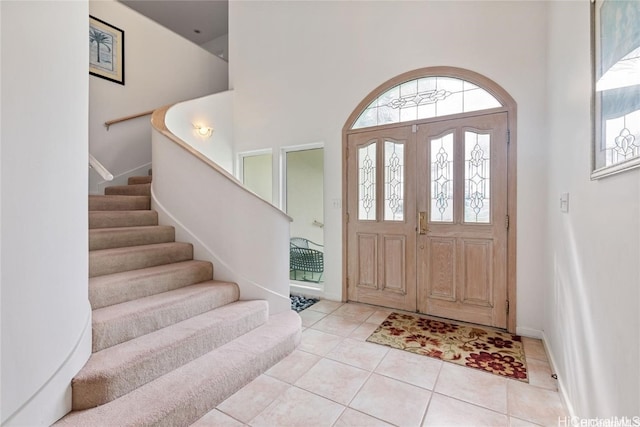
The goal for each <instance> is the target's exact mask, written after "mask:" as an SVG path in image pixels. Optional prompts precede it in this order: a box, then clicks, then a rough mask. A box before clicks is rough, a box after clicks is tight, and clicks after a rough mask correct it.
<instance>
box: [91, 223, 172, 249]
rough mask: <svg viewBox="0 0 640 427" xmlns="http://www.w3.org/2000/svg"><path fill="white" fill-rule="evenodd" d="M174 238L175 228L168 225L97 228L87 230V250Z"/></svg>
mask: <svg viewBox="0 0 640 427" xmlns="http://www.w3.org/2000/svg"><path fill="white" fill-rule="evenodd" d="M175 239H176V232H175V229H174V228H173V227H171V226H168V225H150V226H144V227H118V228H98V229H94V230H89V250H90V251H95V250H99V249H111V248H124V247H127V246H141V245H151V244H154V243H169V242H173V241H175Z"/></svg>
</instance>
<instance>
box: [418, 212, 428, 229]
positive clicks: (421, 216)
mask: <svg viewBox="0 0 640 427" xmlns="http://www.w3.org/2000/svg"><path fill="white" fill-rule="evenodd" d="M427 231H428V230H427V213H426V212H424V211H423V212H418V233H419V234H427Z"/></svg>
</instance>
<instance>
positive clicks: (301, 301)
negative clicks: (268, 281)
mask: <svg viewBox="0 0 640 427" xmlns="http://www.w3.org/2000/svg"><path fill="white" fill-rule="evenodd" d="M289 298H290V299H291V310H295V311H297V312H298V313H299V312H301V311H302V310H304V309H307V308H309V307H311V306H312V305H313V304H315V303H317V302H318V300H317V299H316V298H307V297H304V296H302V295H289Z"/></svg>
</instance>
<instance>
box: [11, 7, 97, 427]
mask: <svg viewBox="0 0 640 427" xmlns="http://www.w3.org/2000/svg"><path fill="white" fill-rule="evenodd" d="M0 10H1V11H2V13H1V19H2V23H1V26H0V27H1V29H2V30H1V34H2V72H1V79H2V81H1V86H2V99H1V105H2V108H1V111H2V119H1V120H2V128H1V134H0V135H1V139H2V159H1V168H0V170H1V178H0V182H1V190H0V194H1V196H2V204H1V206H2V213H1V218H2V224H1V238H0V244H1V245H2V250H1V252H0V253H1V258H0V265H1V282H0V283H1V287H2V307H1V313H2V315H1V318H2V320H1V324H2V356H1V358H2V365H1V370H2V386H1V397H0V402H1V408H0V413H1V422H2V423H3V425H29V426H34V425H50V424H51V423H52V422H54V421H55V420H56V419H58V418H59V417H61V416H62V415H64V414H65V413H66V412H67V411H68V410H70V408H71V394H70V384H71V377H72V376H73V375H75V373H76V372H77V371H78V370H79V369H80V368H81V367H82V365H84V363H85V362H86V360H87V358H88V357H89V354H90V352H91V324H90V322H91V316H90V314H91V311H90V307H89V302H88V295H87V280H88V279H87V277H88V266H87V263H88V261H87V258H88V244H87V234H88V232H87V229H88V224H87V117H88V101H87V99H88V95H89V90H88V78H89V77H88V70H87V64H88V49H87V19H88V18H87V16H88V13H89V8H88V4H87V2H83V1H75V2H49V1H34V2H19V1H2V2H0ZM61 29H64V31H61Z"/></svg>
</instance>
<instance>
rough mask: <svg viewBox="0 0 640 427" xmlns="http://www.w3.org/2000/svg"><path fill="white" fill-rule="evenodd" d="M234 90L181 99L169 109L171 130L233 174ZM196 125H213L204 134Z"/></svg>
mask: <svg viewBox="0 0 640 427" xmlns="http://www.w3.org/2000/svg"><path fill="white" fill-rule="evenodd" d="M232 106H233V91H225V92H220V93H216V94H213V95H208V96H204V97H202V98H198V99H193V100H190V101H186V102H181V103H179V104H176V105H174V106H173V107H171V108H170V109H169V111H167V115H166V118H165V122H166V125H167V127H168V128H169V130H170V131H171V132H172V133H173V134H174V135H176V136H177V137H179V138H180V139H182V140H183V141H185V142H187V143H188V144H189V145H191V146H192V147H193V148H195V149H196V150H198V151H199V152H201V153H202V154H204V155H205V156H207V157H208V158H209V159H211V160H213V161H214V162H216V163H217V164H218V165H220V166H222V167H223V168H224V169H225V170H226V171H227V172H229V173H230V174H233V125H232V123H233V120H232V117H231V114H232V109H233V107H232ZM195 125H200V126H206V127H211V128H213V133H212V134H211V136H209V137H206V136H201V135H199V134H198V133H197V132H196V129H195V127H194V126H195Z"/></svg>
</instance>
